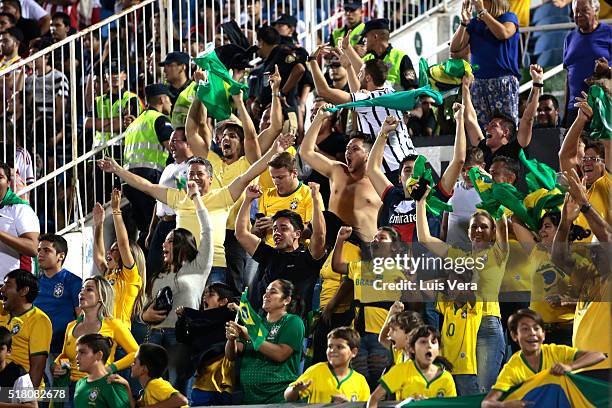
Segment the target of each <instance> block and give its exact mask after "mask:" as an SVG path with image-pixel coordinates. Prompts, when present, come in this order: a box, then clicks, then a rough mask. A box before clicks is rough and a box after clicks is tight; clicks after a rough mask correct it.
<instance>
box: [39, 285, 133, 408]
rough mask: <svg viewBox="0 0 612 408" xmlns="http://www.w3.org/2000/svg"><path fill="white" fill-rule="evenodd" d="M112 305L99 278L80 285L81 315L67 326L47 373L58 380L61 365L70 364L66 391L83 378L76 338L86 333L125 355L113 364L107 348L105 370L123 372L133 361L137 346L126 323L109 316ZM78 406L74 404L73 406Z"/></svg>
mask: <svg viewBox="0 0 612 408" xmlns="http://www.w3.org/2000/svg"><path fill="white" fill-rule="evenodd" d="M112 305H113V288H112V286H111V285H110V283H108V281H106V279H104V278H102V277H101V276H94V277H93V278H89V279H86V280H85V282H83V289H81V293H79V308H81V315H80V316H79V317H78V318H77V320H73V321H72V322H70V323H68V326H67V327H66V335H65V337H64V346H63V348H62V353H61V354H60V355H59V356H57V358H56V359H55V362H54V364H53V366H52V367H51V372H52V374H53V376H54V377H56V378H57V377H61V376H64V375H66V374H67V373H68V370H67V369H66V368H62V363H64V362H68V363H69V364H70V381H71V384H70V390H71V391H72V390H74V388H73V387H74V385H75V382H76V381H78V380H80V379H81V378H83V377H85V376H86V375H87V373H86V372H84V371H82V370H81V369H80V368H79V366H78V360H77V357H78V355H77V339H78V338H79V337H81V336H84V335H88V334H100V335H101V336H104V337H108V338H110V339H111V340H114V342H113V343H114V344H115V346H116V345H119V346H121V347H122V348H123V349H124V350H125V352H126V353H127V354H126V355H125V356H124V357H123V358H121V359H119V360H117V361H114V357H115V347H114V346H113V347H111V350H110V352H109V355H108V356H107V357H106V358H105V359H104V361H105V362H106V361H107V360H109V363H110V364H109V371H110V372H116V371H118V370H125V369H126V368H128V367H129V366H130V365H131V364H132V362H133V361H134V356H135V354H136V351H137V350H138V344H137V343H136V340H134V337H133V336H132V333H130V330H129V329H128V328H127V326H126V324H125V323H123V322H122V321H121V320H119V319H114V318H113V315H112V313H111V310H112ZM77 406H78V405H77Z"/></svg>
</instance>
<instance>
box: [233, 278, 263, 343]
mask: <svg viewBox="0 0 612 408" xmlns="http://www.w3.org/2000/svg"><path fill="white" fill-rule="evenodd" d="M247 292H248V289H245V290H244V292H242V297H241V298H240V314H239V316H240V320H241V321H242V323H243V324H244V325H245V326H246V328H247V331H248V332H249V337H250V338H251V341H252V342H253V348H254V349H255V350H259V347H260V346H261V344H262V343H263V342H264V341H265V340H266V337H268V329H266V327H265V326H264V325H263V322H262V320H261V317H260V316H259V315H258V314H257V312H255V309H253V306H251V304H250V303H249V299H248V297H247V296H248V295H247Z"/></svg>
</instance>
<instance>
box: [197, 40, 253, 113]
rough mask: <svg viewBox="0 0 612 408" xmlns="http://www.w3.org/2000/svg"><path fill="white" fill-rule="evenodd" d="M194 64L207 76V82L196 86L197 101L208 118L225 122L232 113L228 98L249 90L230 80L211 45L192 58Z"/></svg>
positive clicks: (243, 85) (245, 86)
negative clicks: (204, 107) (205, 111)
mask: <svg viewBox="0 0 612 408" xmlns="http://www.w3.org/2000/svg"><path fill="white" fill-rule="evenodd" d="M194 62H195V63H196V65H197V66H198V67H200V68H201V69H202V70H203V71H205V72H206V73H207V74H208V80H207V81H206V82H200V84H199V85H198V88H197V90H196V94H197V95H198V99H200V101H202V103H203V104H204V106H206V109H207V110H208V114H209V115H210V116H212V117H213V118H215V119H217V120H226V119H227V118H229V117H230V115H231V113H232V108H231V105H230V100H229V96H230V95H238V94H239V93H240V91H246V90H247V89H249V87H248V85H245V84H241V83H239V82H236V81H234V80H233V79H232V76H231V75H230V73H229V71H228V70H227V68H226V67H225V65H223V63H222V62H221V60H220V59H219V57H218V56H217V53H216V52H215V48H214V44H212V43H211V44H208V45H207V46H206V49H205V50H204V52H203V53H202V54H200V55H198V56H197V57H196V58H194ZM245 97H246V92H245Z"/></svg>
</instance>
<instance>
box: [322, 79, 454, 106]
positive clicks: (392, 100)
mask: <svg viewBox="0 0 612 408" xmlns="http://www.w3.org/2000/svg"><path fill="white" fill-rule="evenodd" d="M421 95H427V96H431V97H432V98H433V99H434V101H435V104H436V105H441V104H442V101H443V99H442V94H441V93H440V92H438V91H436V90H434V89H431V87H430V86H429V85H427V86H424V87H422V88H418V89H413V90H411V91H402V92H393V93H389V94H386V95H381V96H378V97H376V98H372V99H365V100H363V101H357V102H349V103H343V104H341V105H336V106H334V107H332V108H328V110H329V111H330V112H336V111H338V110H340V109H342V108H363V107H368V106H370V107H371V106H382V107H383V108H389V109H397V110H400V111H409V110H412V109H414V107H415V105H416V103H417V102H418V98H419V97H420V96H421Z"/></svg>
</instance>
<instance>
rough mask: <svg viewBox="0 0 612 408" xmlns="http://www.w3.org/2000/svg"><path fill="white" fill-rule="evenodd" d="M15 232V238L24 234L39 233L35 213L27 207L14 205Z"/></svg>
mask: <svg viewBox="0 0 612 408" xmlns="http://www.w3.org/2000/svg"><path fill="white" fill-rule="evenodd" d="M15 207H16V208H15V230H16V231H17V236H20V235H22V234H25V233H26V232H40V224H39V221H38V217H37V216H36V213H35V212H34V210H33V209H32V207H30V206H29V205H25V204H17V205H15Z"/></svg>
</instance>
